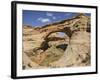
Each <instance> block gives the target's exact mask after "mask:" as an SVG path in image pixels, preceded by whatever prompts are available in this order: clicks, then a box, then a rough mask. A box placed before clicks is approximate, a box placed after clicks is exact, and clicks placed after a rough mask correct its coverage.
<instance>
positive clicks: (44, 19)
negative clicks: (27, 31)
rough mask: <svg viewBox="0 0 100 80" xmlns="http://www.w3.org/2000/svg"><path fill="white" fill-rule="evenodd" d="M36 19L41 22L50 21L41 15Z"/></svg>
mask: <svg viewBox="0 0 100 80" xmlns="http://www.w3.org/2000/svg"><path fill="white" fill-rule="evenodd" d="M37 20H38V21H41V22H42V23H46V22H51V20H50V19H49V18H42V17H40V18H38V19H37Z"/></svg>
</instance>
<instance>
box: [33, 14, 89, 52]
mask: <svg viewBox="0 0 100 80" xmlns="http://www.w3.org/2000/svg"><path fill="white" fill-rule="evenodd" d="M88 24H90V23H89V21H88V18H87V16H85V15H83V14H80V15H78V16H76V17H75V18H72V19H69V20H65V21H62V22H58V23H53V24H49V25H46V26H43V27H42V28H40V29H39V32H40V33H45V34H44V35H43V37H42V39H43V40H44V41H43V42H42V43H41V45H40V47H37V48H35V49H34V50H33V51H37V50H40V49H41V50H43V51H45V50H46V49H47V48H48V47H49V46H47V45H48V42H49V40H48V37H49V35H51V34H52V33H56V32H63V33H65V34H66V35H67V36H68V37H69V38H71V36H72V34H73V32H74V31H78V30H87V29H89V28H88Z"/></svg>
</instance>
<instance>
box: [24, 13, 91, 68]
mask: <svg viewBox="0 0 100 80" xmlns="http://www.w3.org/2000/svg"><path fill="white" fill-rule="evenodd" d="M90 28H91V25H90V17H89V16H86V15H84V14H79V15H78V16H75V17H74V18H72V19H67V20H63V21H60V22H56V23H52V24H48V25H45V26H42V27H36V28H34V27H32V26H29V25H24V26H23V69H30V68H55V67H73V66H89V65H90V64H91V63H90V60H91V54H90V47H91V46H90V36H91V35H90V34H91V31H90V30H91V29H90ZM58 32H63V33H65V35H64V36H61V35H59V33H58Z"/></svg>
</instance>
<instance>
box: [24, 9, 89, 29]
mask: <svg viewBox="0 0 100 80" xmlns="http://www.w3.org/2000/svg"><path fill="white" fill-rule="evenodd" d="M85 14H86V15H89V16H90V14H89V13H88V14H87V13H85ZM75 15H77V13H72V12H52V11H34V10H23V25H31V26H33V27H38V26H43V25H46V24H49V23H53V22H56V21H61V20H64V19H69V18H72V17H73V16H75Z"/></svg>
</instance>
